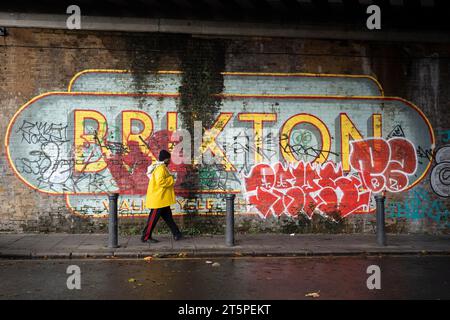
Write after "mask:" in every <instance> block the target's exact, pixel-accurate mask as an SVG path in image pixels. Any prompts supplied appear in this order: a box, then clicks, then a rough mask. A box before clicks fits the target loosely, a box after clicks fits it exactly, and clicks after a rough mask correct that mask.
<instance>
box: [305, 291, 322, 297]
mask: <svg viewBox="0 0 450 320" xmlns="http://www.w3.org/2000/svg"><path fill="white" fill-rule="evenodd" d="M305 297H311V298H319V297H320V291H317V292H310V293H307V294H305Z"/></svg>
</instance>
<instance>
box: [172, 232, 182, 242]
mask: <svg viewBox="0 0 450 320" xmlns="http://www.w3.org/2000/svg"><path fill="white" fill-rule="evenodd" d="M183 238H184V237H183V234H182V233H179V234H177V235H175V236H173V240H175V241H178V240H181V239H183Z"/></svg>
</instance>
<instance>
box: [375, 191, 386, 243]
mask: <svg viewBox="0 0 450 320" xmlns="http://www.w3.org/2000/svg"><path fill="white" fill-rule="evenodd" d="M385 199H386V197H385V196H383V195H376V196H375V202H376V206H377V243H378V245H379V246H385V245H386V232H385V230H384V222H385V221H384V201H385Z"/></svg>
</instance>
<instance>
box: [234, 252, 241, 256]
mask: <svg viewBox="0 0 450 320" xmlns="http://www.w3.org/2000/svg"><path fill="white" fill-rule="evenodd" d="M234 255H235V256H242V252H235V253H234Z"/></svg>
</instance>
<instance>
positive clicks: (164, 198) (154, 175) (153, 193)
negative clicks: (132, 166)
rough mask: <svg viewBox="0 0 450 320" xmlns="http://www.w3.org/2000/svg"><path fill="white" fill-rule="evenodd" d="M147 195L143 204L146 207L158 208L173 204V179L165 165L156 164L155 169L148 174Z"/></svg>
mask: <svg viewBox="0 0 450 320" xmlns="http://www.w3.org/2000/svg"><path fill="white" fill-rule="evenodd" d="M148 175H149V177H150V180H149V182H148V188H147V197H146V199H145V206H146V207H147V208H148V209H158V208H163V207H167V206H170V205H172V204H175V191H174V188H173V186H174V184H175V179H174V177H173V176H172V175H171V174H170V172H169V169H167V167H166V165H164V164H160V165H157V166H156V168H155V169H153V170H152V171H151V173H149V174H148Z"/></svg>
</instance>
